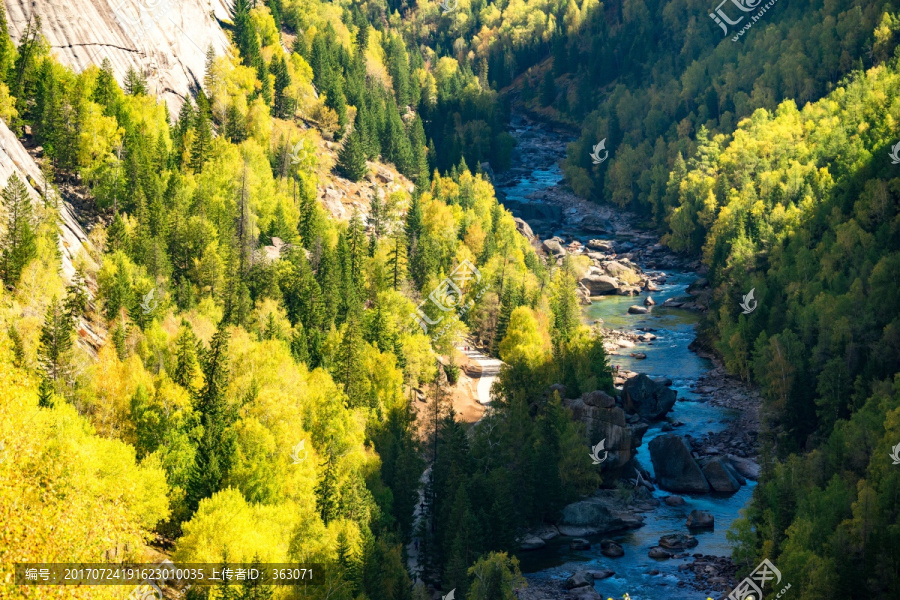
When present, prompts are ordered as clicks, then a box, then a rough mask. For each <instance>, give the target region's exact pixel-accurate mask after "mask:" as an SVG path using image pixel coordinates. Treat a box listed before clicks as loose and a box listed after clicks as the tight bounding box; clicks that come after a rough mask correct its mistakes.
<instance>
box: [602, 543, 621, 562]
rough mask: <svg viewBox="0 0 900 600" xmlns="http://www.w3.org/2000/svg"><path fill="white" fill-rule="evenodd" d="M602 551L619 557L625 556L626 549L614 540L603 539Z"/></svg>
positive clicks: (604, 553)
mask: <svg viewBox="0 0 900 600" xmlns="http://www.w3.org/2000/svg"><path fill="white" fill-rule="evenodd" d="M600 553H601V554H602V555H603V556H608V557H609V558H619V557H620V556H625V549H624V548H622V546H620V545H619V544H617V543H616V542H614V541H612V540H602V541H601V542H600Z"/></svg>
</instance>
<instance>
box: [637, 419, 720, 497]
mask: <svg viewBox="0 0 900 600" xmlns="http://www.w3.org/2000/svg"><path fill="white" fill-rule="evenodd" d="M649 448H650V460H651V461H653V470H654V472H655V473H656V481H657V483H658V484H659V487H661V488H662V489H664V490H668V491H670V492H683V493H689V494H705V493H707V492H709V483H708V482H707V481H706V477H705V476H704V475H703V471H702V470H701V469H700V465H698V464H697V462H696V461H695V460H694V457H693V456H691V450H690V448H689V447H688V445H687V443H686V442H685V441H684V439H683V438H681V437H680V436H677V435H675V434H673V433H667V434H666V435H661V436H659V437H656V438H654V439H653V440H652V441H651V442H650V445H649Z"/></svg>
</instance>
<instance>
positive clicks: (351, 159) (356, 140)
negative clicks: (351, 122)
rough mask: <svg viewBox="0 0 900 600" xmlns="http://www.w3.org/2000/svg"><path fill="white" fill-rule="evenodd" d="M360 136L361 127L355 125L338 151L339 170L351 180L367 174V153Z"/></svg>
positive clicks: (357, 179)
mask: <svg viewBox="0 0 900 600" xmlns="http://www.w3.org/2000/svg"><path fill="white" fill-rule="evenodd" d="M360 137H361V133H360V130H359V127H354V128H353V131H352V132H350V135H349V136H348V137H347V141H346V142H344V146H343V147H342V148H341V150H340V152H338V162H337V170H338V172H339V173H340V174H341V175H343V176H344V177H346V178H347V179H349V180H350V181H359V180H360V179H362V178H363V177H365V175H366V170H367V169H366V153H365V150H364V149H363V144H362V140H361V139H360Z"/></svg>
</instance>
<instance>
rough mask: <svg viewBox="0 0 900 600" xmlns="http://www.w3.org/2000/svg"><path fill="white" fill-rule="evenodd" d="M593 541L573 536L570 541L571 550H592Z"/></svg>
mask: <svg viewBox="0 0 900 600" xmlns="http://www.w3.org/2000/svg"><path fill="white" fill-rule="evenodd" d="M590 549H591V543H590V542H589V541H587V540H586V539H584V538H572V541H571V542H569V550H590Z"/></svg>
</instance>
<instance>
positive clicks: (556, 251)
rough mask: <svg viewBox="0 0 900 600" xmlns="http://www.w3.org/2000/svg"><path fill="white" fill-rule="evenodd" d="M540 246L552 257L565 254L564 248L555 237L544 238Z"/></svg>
mask: <svg viewBox="0 0 900 600" xmlns="http://www.w3.org/2000/svg"><path fill="white" fill-rule="evenodd" d="M541 248H542V249H543V250H544V252H546V253H547V254H550V255H552V256H553V257H554V258H559V257H561V256H565V255H566V249H565V248H563V246H562V244H561V243H560V242H559V240H557V239H549V240H544V241H543V242H542V243H541Z"/></svg>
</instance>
